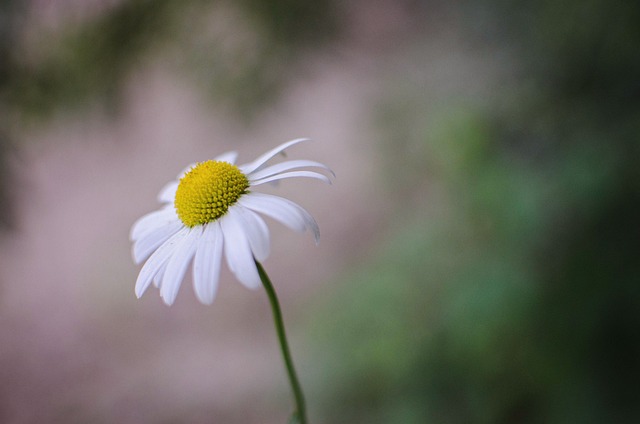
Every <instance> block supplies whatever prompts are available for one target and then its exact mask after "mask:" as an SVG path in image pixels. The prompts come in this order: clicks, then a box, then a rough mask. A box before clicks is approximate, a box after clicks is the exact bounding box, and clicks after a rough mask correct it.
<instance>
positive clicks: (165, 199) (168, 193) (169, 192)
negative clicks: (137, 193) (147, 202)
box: [158, 181, 179, 203]
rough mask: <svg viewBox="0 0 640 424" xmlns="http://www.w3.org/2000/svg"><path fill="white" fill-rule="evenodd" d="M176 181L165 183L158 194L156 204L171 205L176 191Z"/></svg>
mask: <svg viewBox="0 0 640 424" xmlns="http://www.w3.org/2000/svg"><path fill="white" fill-rule="evenodd" d="M178 184H179V182H178V181H171V182H170V183H167V184H166V185H165V186H164V187H162V190H160V193H159V194H158V202H161V203H173V201H174V200H175V198H176V191H177V190H178Z"/></svg>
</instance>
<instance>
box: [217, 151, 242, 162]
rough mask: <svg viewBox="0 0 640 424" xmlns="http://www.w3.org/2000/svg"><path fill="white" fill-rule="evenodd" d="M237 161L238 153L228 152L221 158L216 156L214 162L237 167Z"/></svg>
mask: <svg viewBox="0 0 640 424" xmlns="http://www.w3.org/2000/svg"><path fill="white" fill-rule="evenodd" d="M236 159H238V152H226V153H223V154H221V155H220V156H216V157H215V158H214V159H213V160H217V161H218V162H228V163H230V164H231V165H235V163H236Z"/></svg>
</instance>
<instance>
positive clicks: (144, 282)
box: [135, 227, 189, 297]
mask: <svg viewBox="0 0 640 424" xmlns="http://www.w3.org/2000/svg"><path fill="white" fill-rule="evenodd" d="M188 231H189V229H188V228H186V227H185V228H183V229H181V230H180V231H178V232H177V233H175V234H174V235H173V236H171V238H169V240H167V241H166V242H164V244H163V245H162V246H160V247H159V248H158V250H156V251H155V252H154V253H153V255H151V257H150V258H149V259H148V260H147V262H145V264H144V265H143V266H142V269H141V270H140V274H139V275H138V279H137V280H136V288H135V292H136V296H137V297H140V296H142V294H143V293H144V292H145V290H147V287H149V284H151V280H152V279H153V277H155V275H156V274H157V273H158V272H159V271H160V270H161V268H162V266H163V265H164V264H165V263H166V261H167V260H168V259H169V258H170V257H171V254H172V253H173V252H174V250H175V248H176V245H177V244H178V243H179V242H180V241H181V240H182V239H183V238H184V237H185V236H186V235H187V233H188Z"/></svg>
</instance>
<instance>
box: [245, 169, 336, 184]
mask: <svg viewBox="0 0 640 424" xmlns="http://www.w3.org/2000/svg"><path fill="white" fill-rule="evenodd" d="M294 177H305V178H315V179H316V180H320V181H324V182H325V183H327V184H331V180H330V179H329V178H328V177H327V176H326V175H322V174H320V173H318V172H313V171H291V172H283V173H282V174H278V175H272V176H270V177H265V178H262V179H259V180H255V181H251V185H252V186H255V185H260V184H264V183H268V182H269V181H278V180H283V179H285V178H294Z"/></svg>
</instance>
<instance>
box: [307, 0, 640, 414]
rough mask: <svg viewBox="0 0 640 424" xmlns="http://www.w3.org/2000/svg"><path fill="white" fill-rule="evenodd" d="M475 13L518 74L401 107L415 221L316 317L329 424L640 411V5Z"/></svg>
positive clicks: (468, 8) (492, 4)
mask: <svg viewBox="0 0 640 424" xmlns="http://www.w3.org/2000/svg"><path fill="white" fill-rule="evenodd" d="M463 10H464V12H463V13H462V16H463V17H462V18H461V19H463V20H466V24H467V31H468V33H467V35H468V36H469V38H471V39H475V40H476V41H475V43H476V47H477V48H478V49H483V48H484V49H487V46H489V48H488V51H494V52H495V51H501V52H503V53H504V54H505V55H507V56H509V57H513V58H515V60H514V62H515V66H514V67H513V69H510V70H508V72H505V73H507V74H508V77H505V78H504V80H503V81H501V83H500V84H498V85H497V86H496V87H495V88H493V90H492V93H491V95H490V96H487V97H486V98H485V99H484V100H483V101H481V102H471V103H465V102H452V103H451V104H448V105H446V107H443V108H442V110H441V111H439V112H434V111H433V109H429V113H427V109H428V106H427V105H426V103H427V102H428V100H427V99H423V98H420V96H419V95H413V96H412V97H411V98H407V97H406V96H405V97H403V98H402V99H391V100H390V101H389V102H388V104H387V107H386V108H384V107H383V108H382V110H381V112H380V114H379V116H378V119H377V122H378V123H379V126H380V134H381V136H380V139H381V140H380V143H381V148H383V150H384V151H385V152H386V156H385V157H387V158H388V159H387V167H388V168H387V172H385V173H383V177H384V178H385V179H386V180H387V181H391V182H390V183H389V184H388V185H387V187H386V188H387V192H386V193H385V195H386V196H388V198H389V199H391V201H393V202H394V204H396V205H399V207H398V208H396V211H395V215H393V216H390V218H389V219H390V220H393V221H395V222H396V224H395V225H394V227H395V232H394V235H392V236H390V237H389V239H388V240H384V241H382V242H381V246H380V248H379V249H377V250H375V252H376V253H374V254H373V255H372V257H370V258H369V259H367V260H366V261H365V262H364V263H363V264H362V265H361V267H360V269H359V270H355V271H354V272H353V273H352V274H351V275H348V276H346V277H345V278H344V280H341V281H338V282H337V284H336V286H337V287H338V290H337V292H336V293H332V294H331V297H330V298H329V299H327V300H326V304H325V306H324V309H323V315H322V316H321V317H315V318H314V321H316V322H317V323H318V324H317V325H316V330H315V331H314V332H313V334H312V340H314V341H315V342H316V344H315V345H314V346H316V350H317V351H318V352H319V354H318V355H317V357H316V358H315V359H314V363H315V364H316V366H317V368H318V369H319V370H322V372H321V374H322V375H320V376H318V378H321V379H322V383H319V384H318V386H317V387H315V388H314V390H315V395H316V396H319V397H320V398H322V407H321V410H322V413H323V414H324V418H325V422H344V423H367V424H375V423H460V424H462V423H614V422H615V423H637V422H640V389H638V381H640V260H639V259H638V253H639V252H640V249H639V248H638V247H639V243H640V224H639V223H638V222H639V221H638V218H639V217H640V143H639V134H640V50H639V49H638V46H640V25H638V22H640V3H638V2H613V3H611V2H607V1H604V0H590V1H587V2H578V1H571V0H570V1H565V2H552V1H542V2H501V1H484V2H468V3H464V7H463ZM397 193H404V194H405V195H404V197H402V196H398V194H397Z"/></svg>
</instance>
